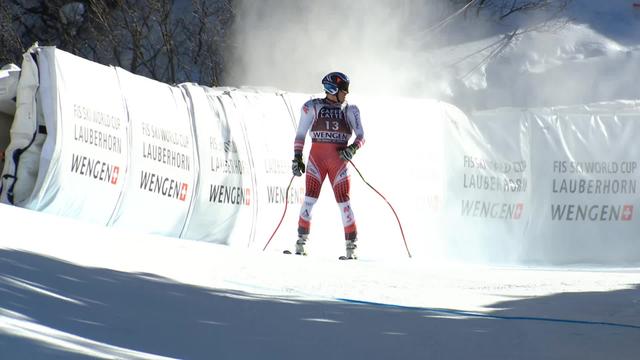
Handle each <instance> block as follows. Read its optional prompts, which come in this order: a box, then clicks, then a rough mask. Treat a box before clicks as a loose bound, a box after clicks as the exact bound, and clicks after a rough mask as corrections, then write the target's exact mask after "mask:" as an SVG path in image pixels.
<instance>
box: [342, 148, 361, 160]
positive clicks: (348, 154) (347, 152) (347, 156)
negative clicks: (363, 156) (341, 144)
mask: <svg viewBox="0 0 640 360" xmlns="http://www.w3.org/2000/svg"><path fill="white" fill-rule="evenodd" d="M357 150H358V147H357V146H356V144H351V145H349V146H347V147H346V148H344V149H342V150H338V153H339V154H340V159H342V160H344V161H347V160H351V159H352V158H353V155H355V154H356V151H357Z"/></svg>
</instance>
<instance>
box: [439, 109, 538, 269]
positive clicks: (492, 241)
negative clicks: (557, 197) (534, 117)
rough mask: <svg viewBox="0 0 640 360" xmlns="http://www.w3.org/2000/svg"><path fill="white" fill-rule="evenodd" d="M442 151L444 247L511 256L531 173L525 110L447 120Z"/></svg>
mask: <svg viewBox="0 0 640 360" xmlns="http://www.w3.org/2000/svg"><path fill="white" fill-rule="evenodd" d="M448 130H449V131H448V134H447V135H448V141H447V143H448V144H450V146H449V147H448V151H446V164H447V170H446V174H447V190H446V193H447V208H446V216H445V219H446V225H445V226H446V237H447V239H448V241H447V243H448V244H447V248H448V252H449V253H450V254H452V255H453V256H454V257H456V258H461V259H464V260H471V261H487V260H489V261H497V262H509V261H512V260H514V257H515V256H517V255H518V250H519V247H520V246H521V244H522V239H523V235H524V230H525V227H526V225H527V216H528V212H529V211H528V208H529V204H528V203H527V202H528V199H529V194H530V190H531V186H530V184H531V174H530V172H529V126H528V121H527V117H526V113H525V112H523V111H521V110H516V109H504V110H501V111H496V112H483V113H482V114H478V115H477V116H475V117H474V118H473V121H470V120H468V119H466V118H465V117H458V119H455V120H454V119H452V120H451V121H449V126H448Z"/></svg>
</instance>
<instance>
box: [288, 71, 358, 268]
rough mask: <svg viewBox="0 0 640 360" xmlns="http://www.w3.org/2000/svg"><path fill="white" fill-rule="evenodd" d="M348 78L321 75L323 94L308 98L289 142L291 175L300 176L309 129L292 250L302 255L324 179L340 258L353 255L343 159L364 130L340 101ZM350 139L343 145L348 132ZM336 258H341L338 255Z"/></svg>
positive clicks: (337, 74)
mask: <svg viewBox="0 0 640 360" xmlns="http://www.w3.org/2000/svg"><path fill="white" fill-rule="evenodd" d="M349 83H350V81H349V78H348V77H347V75H345V74H343V73H341V72H332V73H329V74H327V75H326V76H325V77H324V78H323V79H322V85H323V86H324V91H325V97H324V98H318V99H312V100H309V101H307V102H306V103H305V104H304V105H303V106H302V111H301V114H300V122H299V124H298V131H297V132H296V137H295V141H294V145H293V153H294V158H293V164H292V166H291V168H292V171H293V175H295V176H302V173H304V172H305V164H304V161H303V160H302V151H303V149H304V142H305V138H306V136H307V133H308V132H309V131H310V133H311V151H310V153H309V159H308V166H307V169H306V170H307V174H306V178H305V198H304V203H303V204H302V207H301V209H300V218H299V220H298V240H297V241H296V251H295V252H296V254H298V255H306V252H305V245H306V244H307V241H308V240H309V239H308V236H309V232H310V229H311V210H312V209H313V205H314V204H315V203H316V201H317V200H318V197H319V196H320V189H321V188H322V183H323V182H324V179H325V177H326V176H327V175H328V176H329V181H330V182H331V186H332V187H333V194H334V195H335V198H336V202H337V203H338V206H339V207H340V213H341V214H342V225H343V226H344V237H345V242H346V257H344V258H346V259H355V258H356V247H357V246H356V240H357V231H356V222H355V218H354V215H353V211H352V210H351V205H350V202H349V187H350V177H349V173H348V171H347V162H348V161H349V160H351V158H353V155H354V154H355V153H356V151H357V150H358V149H360V148H361V147H362V145H364V130H363V129H362V124H361V123H360V110H358V107H357V106H356V105H353V104H348V103H347V102H346V101H345V99H346V97H347V94H348V93H349ZM353 133H355V135H356V137H355V139H354V141H353V143H351V144H350V145H347V144H348V142H349V140H350V138H351V136H352V134H353ZM341 258H342V257H341Z"/></svg>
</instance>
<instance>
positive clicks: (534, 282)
mask: <svg viewBox="0 0 640 360" xmlns="http://www.w3.org/2000/svg"><path fill="white" fill-rule="evenodd" d="M0 218H1V219H3V224H5V226H7V230H8V231H7V232H5V235H4V236H3V237H2V238H1V239H0V274H1V275H0V293H2V296H0V351H1V353H0V354H2V358H7V359H84V358H101V359H161V358H176V359H256V358H258V359H287V358H298V357H304V358H305V359H327V358H364V359H388V358H391V357H393V358H399V359H414V358H415V359H417V358H424V357H426V356H429V355H431V356H434V357H436V358H446V359H458V358H460V359H462V358H478V359H485V358H518V359H539V358H545V359H554V358H557V359H565V358H581V359H601V358H616V359H631V358H633V357H634V356H635V355H636V354H637V351H638V344H637V339H638V334H639V333H640V287H639V286H638V279H639V277H638V276H639V274H640V269H635V268H620V269H597V268H582V269H577V268H546V269H545V268H516V267H510V268H507V267H502V268H500V267H480V266H469V265H464V264H446V263H428V262H424V261H423V260H421V259H418V258H414V259H411V260H399V259H394V260H385V259H380V258H378V259H373V258H371V259H367V258H365V259H363V260H358V261H339V260H336V259H335V258H328V257H322V256H313V255H310V256H307V257H299V256H294V255H283V254H280V253H279V250H277V249H268V250H267V251H266V252H261V251H259V250H247V249H238V248H232V247H227V246H222V245H215V244H208V243H203V242H197V241H188V240H179V239H173V238H166V237H159V236H150V235H144V234H136V233H129V232H124V231H121V230H116V229H109V228H103V227H100V226H96V225H89V224H86V223H80V222H77V221H75V220H71V219H65V218H58V217H55V216H52V215H48V214H43V213H37V212H32V211H30V210H25V209H20V208H15V207H10V206H7V205H1V206H0ZM9 224H11V226H10V227H9V226H8V225H9Z"/></svg>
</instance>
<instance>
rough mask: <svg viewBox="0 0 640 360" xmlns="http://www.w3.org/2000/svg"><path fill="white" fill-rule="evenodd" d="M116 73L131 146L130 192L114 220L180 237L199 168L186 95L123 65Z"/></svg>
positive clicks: (128, 187)
mask: <svg viewBox="0 0 640 360" xmlns="http://www.w3.org/2000/svg"><path fill="white" fill-rule="evenodd" d="M117 74H118V78H119V79H120V87H121V89H122V93H123V95H124V98H125V102H126V106H127V112H128V115H129V124H130V132H131V134H130V136H131V144H132V146H131V151H130V166H129V170H128V173H127V174H126V175H127V176H126V184H125V193H124V196H123V198H122V202H121V204H120V206H119V208H118V210H117V213H116V214H115V216H114V218H113V219H112V224H113V225H114V226H118V227H126V228H129V229H135V230H140V231H144V232H147V233H153V234H162V235H168V236H175V237H179V236H180V234H181V232H182V230H183V227H184V225H185V223H186V219H187V215H188V212H189V209H190V206H191V202H192V197H193V189H194V187H195V185H196V179H197V174H198V171H199V168H198V167H199V163H198V159H197V157H196V151H195V145H194V135H193V129H192V122H191V114H190V112H189V109H188V107H187V101H186V99H185V95H184V94H183V92H182V90H181V89H180V88H178V87H172V86H169V85H166V84H163V83H160V82H157V81H153V80H150V79H147V78H144V77H142V76H137V75H133V74H131V73H129V72H126V71H124V70H122V69H117Z"/></svg>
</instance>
